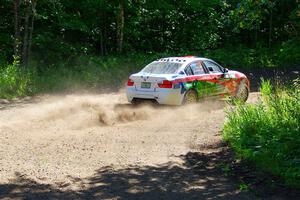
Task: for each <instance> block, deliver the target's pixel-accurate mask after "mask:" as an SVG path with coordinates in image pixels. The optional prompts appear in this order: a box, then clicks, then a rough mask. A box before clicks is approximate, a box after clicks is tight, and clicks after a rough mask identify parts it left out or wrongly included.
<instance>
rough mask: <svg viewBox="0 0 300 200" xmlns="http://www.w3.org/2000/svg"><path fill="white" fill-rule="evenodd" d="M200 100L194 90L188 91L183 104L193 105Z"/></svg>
mask: <svg viewBox="0 0 300 200" xmlns="http://www.w3.org/2000/svg"><path fill="white" fill-rule="evenodd" d="M197 100H198V96H197V93H196V92H195V91H194V90H188V91H187V92H186V93H185V95H184V99H183V104H193V103H196V102H197Z"/></svg>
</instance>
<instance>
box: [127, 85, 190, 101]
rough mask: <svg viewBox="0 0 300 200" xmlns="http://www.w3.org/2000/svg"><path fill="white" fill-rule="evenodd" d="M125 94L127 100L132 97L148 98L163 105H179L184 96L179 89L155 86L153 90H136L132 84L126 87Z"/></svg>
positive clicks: (130, 99)
mask: <svg viewBox="0 0 300 200" xmlns="http://www.w3.org/2000/svg"><path fill="white" fill-rule="evenodd" d="M126 95H127V99H128V101H129V102H132V100H133V99H134V98H136V99H149V100H156V101H157V102H158V103H159V104H165V105H181V104H182V101H183V97H184V95H183V94H181V90H180V89H166V88H156V90H155V91H138V90H136V89H135V87H134V86H133V87H127V90H126Z"/></svg>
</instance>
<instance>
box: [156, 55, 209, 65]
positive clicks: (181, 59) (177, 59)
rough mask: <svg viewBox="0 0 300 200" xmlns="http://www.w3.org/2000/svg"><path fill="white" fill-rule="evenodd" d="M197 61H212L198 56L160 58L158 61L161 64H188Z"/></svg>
mask: <svg viewBox="0 0 300 200" xmlns="http://www.w3.org/2000/svg"><path fill="white" fill-rule="evenodd" d="M197 60H203V61H204V60H210V59H208V58H203V57H197V56H183V57H166V58H160V59H158V60H156V61H159V62H176V63H182V64H187V63H190V62H193V61H197Z"/></svg>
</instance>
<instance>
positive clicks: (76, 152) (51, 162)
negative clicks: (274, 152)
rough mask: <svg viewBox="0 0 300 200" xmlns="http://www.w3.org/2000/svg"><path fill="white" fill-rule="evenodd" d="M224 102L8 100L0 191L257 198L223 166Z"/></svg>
mask: <svg viewBox="0 0 300 200" xmlns="http://www.w3.org/2000/svg"><path fill="white" fill-rule="evenodd" d="M256 98H257V94H255V93H253V94H251V97H250V101H251V100H255V99H256ZM223 108H224V104H223V103H222V102H205V103H202V104H197V105H191V106H185V107H153V106H149V105H148V106H146V105H145V106H141V107H132V106H130V105H128V104H127V103H126V99H125V95H124V93H123V92H119V93H111V94H102V95H92V94H89V95H87V94H84V95H78V94H77V95H65V96H49V95H48V96H41V97H36V98H35V99H34V102H33V103H30V102H27V103H26V104H25V103H24V104H22V103H19V104H17V105H15V106H11V107H9V108H4V109H2V110H0V144H1V145H0V199H1V198H8V199H10V198H13V199H15V198H19V199H23V198H29V199H41V198H42V199H52V198H56V199H60V198H64V199H74V198H77V199H83V198H98V199H251V197H252V196H251V195H250V194H248V193H247V192H241V191H240V190H239V184H238V183H236V182H234V181H232V180H230V179H229V178H227V177H226V176H225V175H224V173H223V172H222V171H220V170H219V168H217V166H218V165H220V164H222V163H219V162H217V161H216V159H218V156H219V157H221V156H222V155H220V153H221V151H222V149H223V148H224V145H223V144H222V140H221V135H220V130H221V128H222V124H223V122H224V119H225V114H224V111H223ZM199 156H200V157H199ZM196 157H197V159H196ZM199 162H201V163H199ZM199 166H202V168H201V167H200V169H198V168H199Z"/></svg>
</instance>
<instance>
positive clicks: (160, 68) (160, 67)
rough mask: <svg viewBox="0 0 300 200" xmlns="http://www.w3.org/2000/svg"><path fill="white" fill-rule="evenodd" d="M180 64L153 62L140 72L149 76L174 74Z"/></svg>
mask: <svg viewBox="0 0 300 200" xmlns="http://www.w3.org/2000/svg"><path fill="white" fill-rule="evenodd" d="M181 65H182V64H181V63H174V62H153V63H150V64H149V65H147V66H146V67H145V68H144V69H143V70H142V72H144V73H150V74H175V73H176V72H177V71H178V69H179V68H180V66H181Z"/></svg>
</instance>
